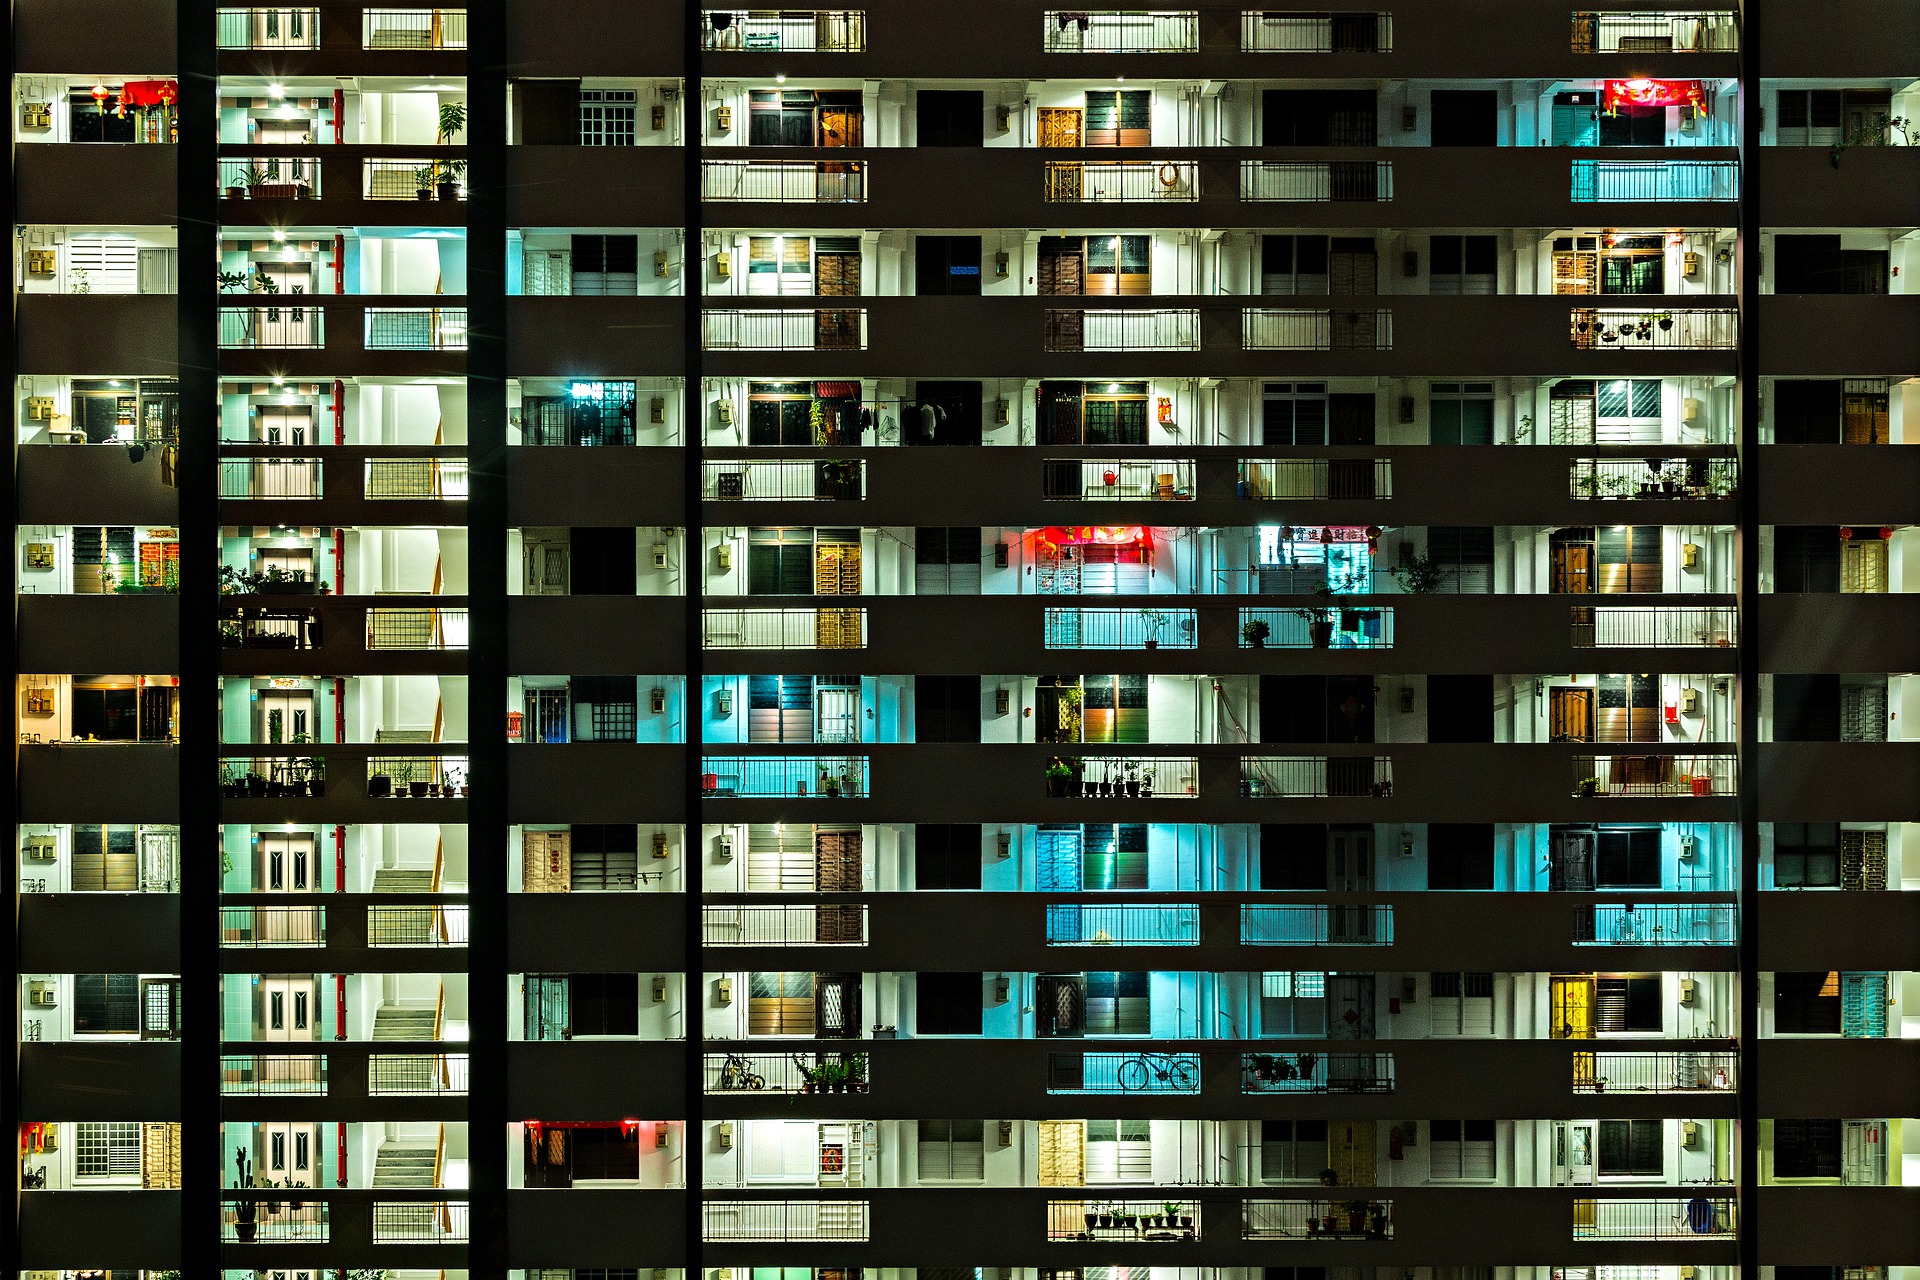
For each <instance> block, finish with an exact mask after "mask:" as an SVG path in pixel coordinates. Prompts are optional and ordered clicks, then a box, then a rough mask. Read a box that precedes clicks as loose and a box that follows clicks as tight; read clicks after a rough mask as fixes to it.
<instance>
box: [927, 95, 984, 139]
mask: <svg viewBox="0 0 1920 1280" xmlns="http://www.w3.org/2000/svg"><path fill="white" fill-rule="evenodd" d="M913 110H914V125H915V128H914V135H913V140H914V145H915V146H920V147H977V146H981V145H982V144H983V143H984V142H985V141H986V118H987V117H986V111H987V107H986V95H985V94H984V93H982V92H981V91H980V90H978V89H922V90H920V91H919V92H918V93H916V94H915V95H914V104H913Z"/></svg>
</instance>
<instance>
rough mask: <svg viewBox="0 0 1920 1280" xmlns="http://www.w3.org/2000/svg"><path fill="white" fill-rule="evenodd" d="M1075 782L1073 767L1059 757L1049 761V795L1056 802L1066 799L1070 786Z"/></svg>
mask: <svg viewBox="0 0 1920 1280" xmlns="http://www.w3.org/2000/svg"><path fill="white" fill-rule="evenodd" d="M1072 780H1073V766H1072V765H1070V764H1068V763H1067V762H1066V761H1065V760H1064V759H1062V758H1061V757H1059V756H1055V757H1053V759H1051V760H1049V761H1047V794H1048V795H1049V796H1052V797H1053V798H1054V799H1056V800H1060V799H1064V798H1065V797H1066V794H1067V787H1068V784H1069V783H1071V782H1072Z"/></svg>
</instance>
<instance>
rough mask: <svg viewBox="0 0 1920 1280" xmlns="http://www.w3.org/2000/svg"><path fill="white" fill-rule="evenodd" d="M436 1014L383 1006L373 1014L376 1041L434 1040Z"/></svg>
mask: <svg viewBox="0 0 1920 1280" xmlns="http://www.w3.org/2000/svg"><path fill="white" fill-rule="evenodd" d="M433 1022H434V1012H433V1010H431V1009H403V1008H400V1007H399V1006H397V1005H390V1004H383V1005H381V1006H380V1007H379V1008H378V1009H376V1010H374V1012H373V1038H374V1039H375V1040H432V1039H433V1038H434V1034H433Z"/></svg>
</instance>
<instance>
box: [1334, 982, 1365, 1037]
mask: <svg viewBox="0 0 1920 1280" xmlns="http://www.w3.org/2000/svg"><path fill="white" fill-rule="evenodd" d="M1327 1039H1329V1040H1371V1039H1373V975H1372V974H1370V973H1334V974H1328V975H1327Z"/></svg>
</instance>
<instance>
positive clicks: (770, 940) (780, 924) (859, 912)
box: [700, 903, 867, 947]
mask: <svg viewBox="0 0 1920 1280" xmlns="http://www.w3.org/2000/svg"><path fill="white" fill-rule="evenodd" d="M866 941H867V907H866V906H865V904H862V903H825V904H817V905H816V904H811V903H809V904H805V905H797V906H796V905H782V906H745V905H730V906H706V907H702V908H701V909H700V942H701V945H702V946H708V947H857V946H863V945H865V943H866Z"/></svg>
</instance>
